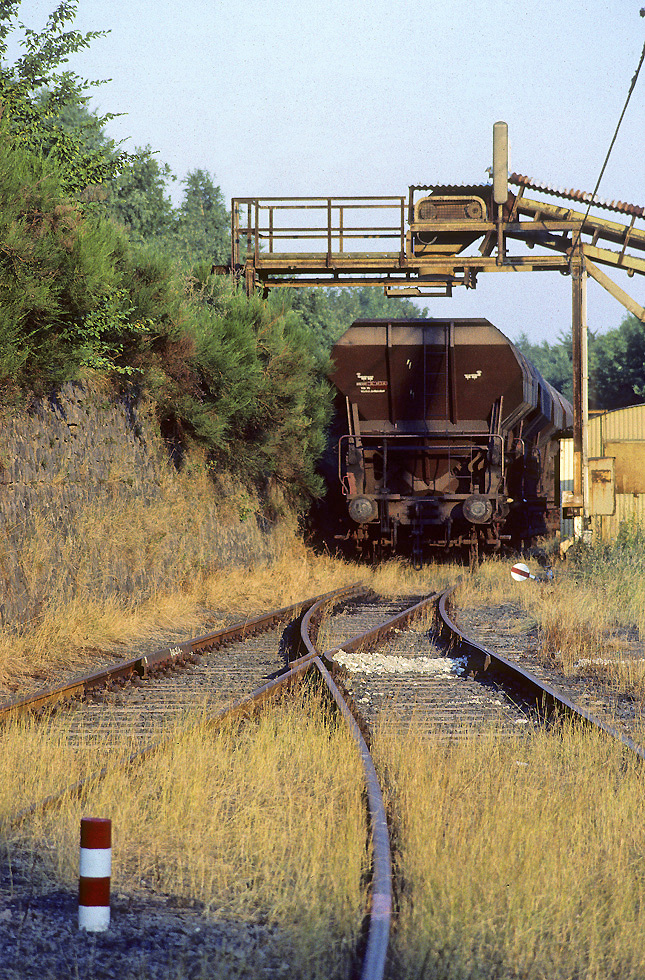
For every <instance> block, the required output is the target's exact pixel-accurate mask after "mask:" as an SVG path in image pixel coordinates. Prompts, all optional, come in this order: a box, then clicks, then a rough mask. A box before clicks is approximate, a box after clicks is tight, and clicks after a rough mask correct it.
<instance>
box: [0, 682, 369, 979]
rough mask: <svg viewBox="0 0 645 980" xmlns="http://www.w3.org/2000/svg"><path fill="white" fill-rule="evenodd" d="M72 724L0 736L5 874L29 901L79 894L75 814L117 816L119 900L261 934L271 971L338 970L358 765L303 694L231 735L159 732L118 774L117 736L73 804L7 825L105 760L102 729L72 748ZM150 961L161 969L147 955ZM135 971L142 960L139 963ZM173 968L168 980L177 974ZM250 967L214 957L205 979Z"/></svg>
mask: <svg viewBox="0 0 645 980" xmlns="http://www.w3.org/2000/svg"><path fill="white" fill-rule="evenodd" d="M200 720H201V719H200V718H199V716H197V717H194V718H192V719H186V720H185V721H184V725H187V724H188V723H190V724H193V723H195V722H198V721H200ZM69 726H70V721H69V716H68V718H67V720H66V719H65V718H64V717H62V716H59V717H57V718H54V719H53V720H52V723H51V725H50V726H47V725H43V724H42V723H41V724H40V725H37V726H36V725H34V724H33V722H30V721H27V722H18V723H17V724H16V725H11V726H10V727H9V728H8V729H5V730H4V731H3V759H4V765H3V779H2V786H1V790H0V825H1V826H2V829H3V832H2V845H1V851H2V856H3V858H4V863H5V867H10V868H11V869H12V871H13V873H14V874H16V873H17V874H21V873H29V874H30V878H31V887H32V889H33V891H34V892H36V893H37V892H38V891H39V890H40V889H41V888H42V889H43V890H45V891H47V890H51V888H52V886H53V887H56V888H57V889H60V888H61V887H63V888H65V889H70V890H72V889H74V888H76V887H77V881H78V827H79V825H80V818H81V816H84V815H86V814H87V813H100V814H102V815H104V816H106V817H109V818H111V819H112V821H113V827H114V836H115V848H114V865H113V876H112V883H113V889H114V891H115V892H120V893H124V892H125V893H127V894H129V895H132V896H133V897H134V898H135V901H136V900H137V898H136V896H140V897H141V899H142V900H145V896H146V895H147V894H149V893H150V892H151V891H152V892H154V893H156V894H157V895H159V894H160V893H161V894H162V895H166V896H171V897H172V899H173V901H174V902H175V903H176V905H178V906H179V907H181V906H182V905H184V906H188V907H190V906H191V905H192V903H193V902H196V903H199V904H200V907H202V908H204V909H205V915H206V916H208V918H211V917H212V919H213V920H215V921H217V920H218V919H219V920H225V921H226V920H228V921H230V922H238V923H249V924H250V923H262V924H264V925H266V926H267V927H268V933H269V937H270V941H271V943H272V944H274V945H275V947H277V950H278V953H279V955H278V956H277V961H278V962H281V961H286V962H285V966H284V968H283V969H281V970H280V971H279V975H280V976H298V977H302V978H306V977H311V978H314V977H318V978H323V977H324V978H329V977H344V976H348V975H349V972H350V970H351V964H352V959H353V953H354V949H355V946H356V943H357V940H358V934H359V930H360V927H361V920H362V917H363V913H364V909H365V904H366V895H365V892H364V888H365V885H364V882H365V880H366V875H367V871H368V868H367V861H368V854H367V851H366V848H365V833H366V828H365V812H364V804H363V800H362V780H361V770H360V760H359V758H358V754H357V752H356V749H355V746H354V745H353V742H352V739H351V735H350V734H349V732H348V730H347V729H346V727H345V726H344V725H342V724H341V725H339V724H338V720H337V719H335V718H333V717H330V716H329V714H328V712H327V711H326V710H325V707H324V704H323V703H321V701H320V700H319V699H318V698H316V697H315V696H308V695H307V694H306V692H303V693H302V694H301V695H300V697H296V698H293V699H290V701H289V703H284V704H282V705H281V706H280V708H279V709H273V710H267V711H265V712H263V713H262V715H261V716H260V717H259V718H258V719H257V720H255V721H249V722H247V723H246V724H245V725H244V726H243V727H242V728H240V727H239V726H238V725H237V724H234V725H231V726H225V727H224V728H223V729H221V730H219V731H215V732H213V731H204V730H203V729H201V730H200V729H198V730H192V731H189V732H188V734H183V736H182V735H181V732H180V731H177V730H174V731H173V730H166V731H165V732H164V734H165V735H166V736H167V737H168V738H169V741H170V745H169V748H168V750H167V751H164V752H162V753H159V754H158V755H156V756H153V757H152V758H150V759H148V760H147V761H146V764H145V766H143V767H137V768H136V769H135V770H130V771H129V773H125V774H124V772H123V770H122V769H120V768H119V762H124V761H126V760H127V759H128V756H129V754H130V752H131V751H132V750H133V744H132V742H131V740H130V739H129V737H128V736H127V735H123V736H122V737H121V739H120V742H119V744H117V745H116V746H115V747H114V748H113V749H112V751H111V753H110V759H109V760H108V764H109V765H110V766H113V767H114V768H113V770H112V771H110V772H109V773H108V775H107V778H106V779H105V780H104V781H103V782H101V783H100V784H99V785H94V787H93V788H92V789H91V790H90V791H89V793H87V794H85V796H84V798H83V799H82V800H77V799H72V800H70V799H67V800H66V801H65V802H64V804H63V805H62V807H61V808H60V809H59V808H56V809H55V810H50V811H49V812H48V813H43V814H40V815H37V816H36V817H35V819H30V820H29V821H27V822H25V823H24V824H23V825H22V826H21V827H20V828H11V827H10V826H9V825H8V819H9V818H10V817H11V815H12V814H13V813H15V812H16V810H17V809H19V808H20V807H21V806H24V805H28V804H29V803H31V802H33V801H34V800H38V799H42V798H43V797H44V796H46V795H47V794H48V793H50V792H52V791H55V790H57V789H59V788H60V787H61V786H64V785H68V784H69V782H70V780H72V779H76V778H80V776H81V775H86V774H87V773H88V772H96V771H97V770H99V769H101V768H102V767H103V766H104V765H105V763H106V755H105V746H104V740H103V739H102V738H101V737H100V735H97V734H96V733H94V735H92V733H91V732H88V733H86V737H85V739H83V741H82V744H81V746H80V747H78V744H77V747H76V748H73V747H72V745H71V744H70V740H69V739H68V729H69ZM75 741H76V742H77V743H78V738H77V739H76V740H75ZM142 827H144V828H145V833H144V834H142ZM43 841H47V842H48V843H47V847H46V848H43ZM208 918H206V923H208ZM198 921H199V920H198ZM202 924H204V922H203V921H202ZM272 951H273V950H272V948H271V947H270V946H269V945H268V944H267V946H266V947H265V952H272ZM148 955H149V956H150V959H151V962H152V963H154V964H155V965H156V966H157V967H159V965H160V964H163V963H164V959H163V957H164V950H163V949H161V948H160V947H159V946H158V945H154V944H151V945H150V952H149V954H148ZM247 955H248V954H247ZM46 957H47V953H45V952H43V961H42V966H43V971H45V970H46V969H47V968H48V966H49V964H48V963H47V962H46ZM255 965H257V966H258V968H259V966H260V964H259V963H258V964H255ZM145 967H146V964H145V963H144V962H142V960H141V959H140V958H138V959H137V969H138V970H144V969H145ZM170 967H171V964H168V968H169V972H168V975H169V976H170V975H177V976H180V975H181V976H183V975H184V974H183V972H181V971H179V972H177V973H176V974H175V968H174V967H175V965H174V964H172V969H170ZM253 967H254V964H253V963H252V962H251V963H244V962H243V963H239V962H237V961H236V960H235V959H233V963H231V961H230V959H229V956H228V955H227V949H226V948H225V947H223V948H221V949H220V950H219V953H218V956H217V957H213V958H212V959H211V960H210V962H209V963H208V966H207V970H206V971H205V973H204V974H203V975H204V976H208V977H211V978H218V977H224V978H226V977H229V976H231V973H233V974H234V975H235V976H238V975H239V976H242V975H243V976H251V975H253V973H254V971H253ZM162 968H163V967H162ZM238 970H239V973H238ZM141 975H145V974H143V973H142V974H141ZM192 975H193V973H191V976H192Z"/></svg>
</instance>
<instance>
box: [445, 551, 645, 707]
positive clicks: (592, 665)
mask: <svg viewBox="0 0 645 980" xmlns="http://www.w3.org/2000/svg"><path fill="white" fill-rule="evenodd" d="M513 563H514V560H513V559H506V560H501V559H498V560H491V561H486V562H484V563H483V564H482V565H481V567H480V568H479V569H478V570H477V572H476V573H475V574H474V575H472V576H469V577H467V578H465V579H464V580H463V581H462V584H461V586H460V589H459V592H458V595H457V604H458V606H461V607H462V608H467V607H468V606H471V607H473V606H474V607H476V606H482V605H493V606H504V605H505V604H507V603H509V602H511V603H514V604H516V605H519V606H520V608H521V609H522V610H523V611H524V619H523V621H521V622H519V623H518V628H522V629H530V628H531V627H535V626H537V628H538V638H539V651H538V654H539V655H540V656H541V657H542V659H543V660H544V661H545V662H546V663H549V664H553V665H554V666H556V667H557V668H558V669H560V670H562V671H563V673H564V674H565V675H567V676H592V677H594V678H595V679H596V680H597V681H599V682H602V683H605V684H607V685H609V687H611V688H612V689H613V690H614V691H615V692H616V693H617V694H623V695H627V696H629V697H633V698H635V699H637V700H639V701H643V702H645V664H644V663H643V662H642V660H641V658H642V657H643V655H645V650H643V648H642V639H643V636H644V635H645V618H644V616H643V609H644V608H645V586H644V585H643V581H642V576H641V577H639V574H638V569H637V568H634V567H631V566H630V564H629V563H628V562H624V563H622V564H614V565H612V566H605V565H604V564H603V563H602V562H598V563H596V565H595V567H594V566H592V567H591V569H590V571H589V572H588V573H586V574H581V573H580V569H579V568H578V567H576V566H574V565H572V564H570V563H567V564H558V565H556V567H555V569H554V572H555V576H554V578H553V580H551V581H547V582H533V581H529V582H514V581H513V580H512V579H511V575H510V570H511V566H512V564H513ZM529 565H530V566H531V569H532V571H533V572H534V574H540V573H541V569H540V567H539V565H538V564H537V562H532V561H530V560H529ZM639 647H640V650H641V652H640V653H639Z"/></svg>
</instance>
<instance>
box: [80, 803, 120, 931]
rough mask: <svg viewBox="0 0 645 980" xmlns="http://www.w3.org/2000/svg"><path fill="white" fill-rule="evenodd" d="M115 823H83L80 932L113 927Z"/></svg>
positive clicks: (100, 820)
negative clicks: (112, 876)
mask: <svg viewBox="0 0 645 980" xmlns="http://www.w3.org/2000/svg"><path fill="white" fill-rule="evenodd" d="M111 874H112V821H111V820H105V819H103V818H102V817H83V818H82V819H81V860H80V867H79V878H78V928H79V929H85V930H86V931H87V932H105V930H106V929H107V928H108V926H109V925H110V877H111Z"/></svg>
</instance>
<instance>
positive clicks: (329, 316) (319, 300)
mask: <svg viewBox="0 0 645 980" xmlns="http://www.w3.org/2000/svg"><path fill="white" fill-rule="evenodd" d="M285 292H286V293H287V295H284V293H285ZM274 294H276V295H274V296H273V298H272V301H273V303H274V305H275V307H276V308H281V309H292V310H294V312H296V313H298V314H299V316H301V317H302V319H303V320H304V322H305V324H306V325H307V326H308V327H309V329H310V331H311V332H312V333H313V335H314V336H315V337H316V338H317V340H318V343H319V344H320V347H321V349H322V350H323V351H326V352H328V351H330V350H331V348H332V347H333V345H334V344H335V343H336V341H337V340H338V338H339V337H341V336H342V334H343V333H344V332H345V331H346V330H347V329H348V327H350V326H351V325H352V323H353V322H354V320H360V319H370V318H373V319H375V320H376V319H382V318H387V317H391V318H392V319H393V320H395V319H404V318H406V317H407V318H409V319H418V318H419V317H425V316H427V315H428V310H427V309H426V308H425V307H424V308H423V309H419V307H418V306H415V304H414V303H412V302H410V300H408V299H395V298H394V297H391V296H385V295H383V293H382V292H380V291H379V289H377V288H375V287H372V286H364V287H363V288H360V289H348V288H345V287H343V288H337V289H333V288H330V289H321V288H316V289H295V290H288V291H286V290H283V291H281V290H274ZM277 294H281V295H277Z"/></svg>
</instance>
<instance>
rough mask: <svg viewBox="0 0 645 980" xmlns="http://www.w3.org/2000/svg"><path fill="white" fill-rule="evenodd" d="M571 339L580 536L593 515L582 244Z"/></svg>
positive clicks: (574, 264) (574, 265)
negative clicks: (588, 516)
mask: <svg viewBox="0 0 645 980" xmlns="http://www.w3.org/2000/svg"><path fill="white" fill-rule="evenodd" d="M571 335H572V341H573V345H572V346H573V352H572V353H573V500H572V501H571V503H572V505H573V507H575V508H576V509H578V513H579V515H580V519H578V520H576V536H579V535H580V534H581V533H582V532H583V531H584V529H585V520H584V518H585V517H586V516H587V515H588V513H589V486H588V465H587V462H588V461H587V422H588V406H589V387H588V371H587V272H586V269H585V259H584V254H583V252H582V243H581V242H580V241H578V244H577V245H576V247H575V249H574V251H573V254H572V256H571Z"/></svg>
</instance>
